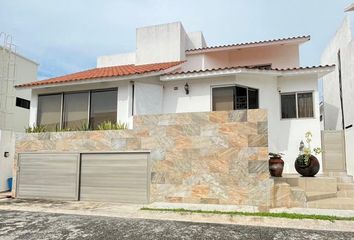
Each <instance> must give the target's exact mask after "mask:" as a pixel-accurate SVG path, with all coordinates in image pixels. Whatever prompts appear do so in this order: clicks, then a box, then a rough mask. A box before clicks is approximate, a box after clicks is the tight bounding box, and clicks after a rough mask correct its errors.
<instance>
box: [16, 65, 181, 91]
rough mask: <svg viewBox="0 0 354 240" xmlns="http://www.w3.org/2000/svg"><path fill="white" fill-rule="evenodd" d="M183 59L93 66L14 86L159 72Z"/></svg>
mask: <svg viewBox="0 0 354 240" xmlns="http://www.w3.org/2000/svg"><path fill="white" fill-rule="evenodd" d="M182 63H183V61H177V62H165V63H153V64H144V65H133V64H131V65H121V66H113V67H103V68H93V69H89V70H86V71H82V72H77V73H72V74H68V75H64V76H60V77H55V78H49V79H46V80H42V81H36V82H30V83H25V84H21V85H17V86H16V87H34V86H41V85H51V84H61V83H67V82H75V81H81V80H87V79H96V78H104V77H122V76H129V75H135V74H143V73H151V72H159V71H163V70H167V69H169V68H172V67H175V66H177V65H179V64H182Z"/></svg>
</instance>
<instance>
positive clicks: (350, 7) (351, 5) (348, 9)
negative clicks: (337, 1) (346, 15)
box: [344, 3, 354, 12]
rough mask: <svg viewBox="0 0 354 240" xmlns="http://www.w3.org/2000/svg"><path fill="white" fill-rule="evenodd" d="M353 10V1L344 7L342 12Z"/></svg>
mask: <svg viewBox="0 0 354 240" xmlns="http://www.w3.org/2000/svg"><path fill="white" fill-rule="evenodd" d="M352 11H354V3H352V4H350V5H349V6H348V7H346V8H345V9H344V12H352Z"/></svg>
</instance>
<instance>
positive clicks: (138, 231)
mask: <svg viewBox="0 0 354 240" xmlns="http://www.w3.org/2000/svg"><path fill="white" fill-rule="evenodd" d="M0 239H1V240H3V239H4V240H10V239H11V240H12V239H26V240H32V239H33V240H34V239H35V240H40V239H51V240H53V239H60V240H62V239H90V240H91V239H94V240H97V239H102V240H106V239H130V240H134V239H156V240H160V239H163V240H165V239H193V240H197V239H203V240H207V239H223V240H224V239H262V240H267V239H287V240H291V239H316V240H318V239H331V240H333V239H345V240H348V239H354V233H348V232H330V231H311V230H297V229H281V228H266V227H251V226H240V225H226V224H209V223H190V222H175V221H157V220H144V219H124V218H111V217H99V216H80V215H65V214H51V213H37V212H20V211H0Z"/></svg>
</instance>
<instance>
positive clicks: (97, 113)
mask: <svg viewBox="0 0 354 240" xmlns="http://www.w3.org/2000/svg"><path fill="white" fill-rule="evenodd" d="M105 121H111V122H112V123H115V122H116V121H117V89H110V90H97V91H92V92H91V111H90V126H91V127H92V128H97V126H98V125H99V124H100V123H102V122H105Z"/></svg>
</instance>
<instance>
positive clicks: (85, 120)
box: [37, 88, 118, 131]
mask: <svg viewBox="0 0 354 240" xmlns="http://www.w3.org/2000/svg"><path fill="white" fill-rule="evenodd" d="M117 94H118V89H117V88H115V89H103V90H94V91H85V92H68V93H60V94H52V95H39V96H38V111H37V126H45V127H46V129H47V130H48V131H55V130H56V129H63V128H64V129H71V130H78V129H82V128H86V127H87V125H88V126H89V127H90V128H91V129H97V126H98V125H99V124H101V123H102V122H105V121H110V122H112V123H116V122H117Z"/></svg>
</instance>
